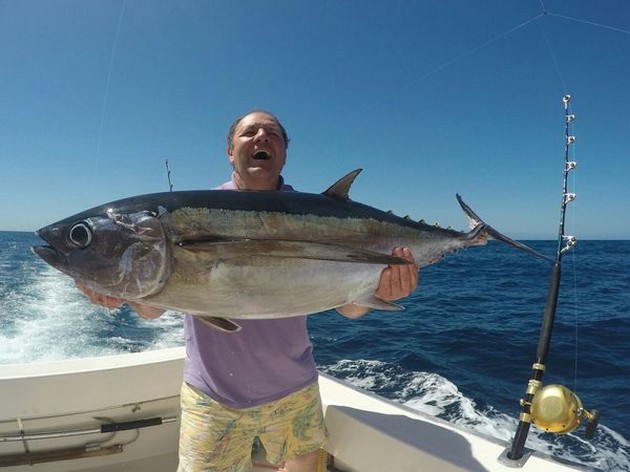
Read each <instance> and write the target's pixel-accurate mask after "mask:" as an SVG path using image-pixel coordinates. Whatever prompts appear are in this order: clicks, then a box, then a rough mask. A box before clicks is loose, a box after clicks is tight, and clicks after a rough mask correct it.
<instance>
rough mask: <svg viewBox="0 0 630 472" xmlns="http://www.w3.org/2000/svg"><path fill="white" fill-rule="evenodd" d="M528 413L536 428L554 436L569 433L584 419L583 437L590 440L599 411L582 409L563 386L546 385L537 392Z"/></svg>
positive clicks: (578, 402)
mask: <svg viewBox="0 0 630 472" xmlns="http://www.w3.org/2000/svg"><path fill="white" fill-rule="evenodd" d="M530 413H531V417H532V421H533V422H534V424H535V425H536V426H538V427H539V428H541V429H544V430H545V431H547V432H549V433H555V434H566V433H570V432H571V431H574V430H576V429H577V428H578V426H580V423H581V421H582V420H583V419H585V420H586V421H587V422H588V424H587V426H586V431H585V437H586V438H587V439H592V438H593V436H594V435H595V429H596V428H597V425H598V424H599V411H597V410H590V411H589V410H586V409H584V407H583V406H582V402H581V401H580V399H579V398H578V397H577V395H576V394H575V393H573V392H572V391H571V390H569V389H568V388H567V387H565V386H563V385H547V386H546V387H543V388H541V389H540V390H538V391H537V392H536V394H535V395H534V398H533V399H532V403H531V408H530Z"/></svg>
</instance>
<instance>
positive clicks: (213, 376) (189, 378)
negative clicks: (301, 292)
mask: <svg viewBox="0 0 630 472" xmlns="http://www.w3.org/2000/svg"><path fill="white" fill-rule="evenodd" d="M219 189H221V190H237V187H236V184H235V183H234V180H232V181H230V182H226V183H224V184H223V185H221V186H220V187H219ZM280 190H282V191H292V190H293V188H292V187H291V186H289V185H285V184H284V183H283V182H281V187H280ZM235 322H237V323H238V324H239V325H240V326H241V327H242V329H241V330H240V331H238V332H235V333H225V332H223V331H220V330H218V329H215V328H211V327H209V326H207V325H205V324H204V323H202V322H200V321H199V320H198V319H196V318H195V317H194V316H191V315H186V317H185V319H184V330H185V337H186V359H185V364H184V381H185V382H187V383H188V384H190V385H192V386H194V387H196V388H198V389H199V390H201V391H202V392H204V393H206V394H207V395H209V396H210V397H211V398H213V399H215V400H217V401H218V402H220V403H222V404H223V405H226V406H229V407H232V408H249V407H252V406H257V405H261V404H263V403H266V402H269V401H272V400H276V399H278V398H282V397H284V396H286V395H288V394H290V393H293V392H296V391H298V390H300V389H302V388H303V387H306V386H307V385H309V384H311V383H312V382H314V381H315V380H316V379H317V369H316V367H315V360H314V359H313V346H312V344H311V341H310V339H309V336H308V332H307V329H306V317H305V316H297V317H291V318H279V319H266V320H235Z"/></svg>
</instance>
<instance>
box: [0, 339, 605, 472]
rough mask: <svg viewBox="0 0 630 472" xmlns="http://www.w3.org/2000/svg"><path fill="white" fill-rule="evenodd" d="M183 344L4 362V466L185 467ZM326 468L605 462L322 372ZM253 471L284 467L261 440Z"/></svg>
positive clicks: (444, 471)
mask: <svg viewBox="0 0 630 472" xmlns="http://www.w3.org/2000/svg"><path fill="white" fill-rule="evenodd" d="M183 363H184V348H183V347H177V348H168V349H161V350H155V351H145V352H138V353H128V354H118V355H113V356H103V357H95V358H82V359H68V360H63V361H54V362H41V363H32V364H8V365H3V366H0V398H2V399H3V401H2V402H1V403H0V469H2V470H3V471H6V472H22V471H33V472H36V471H46V472H62V471H63V472H71V471H87V472H110V471H118V472H149V471H151V472H167V471H174V470H176V468H177V441H178V429H179V417H180V407H179V390H180V388H181V382H182V375H183ZM319 382H320V389H321V395H322V401H323V405H324V415H325V422H326V428H327V429H328V433H329V441H328V443H327V445H326V447H325V450H322V451H321V459H322V460H321V464H320V471H321V472H326V471H327V472H376V471H378V472H384V471H409V472H412V471H413V472H416V471H440V472H449V471H468V472H471V471H472V472H474V471H479V472H481V471H509V470H514V469H517V470H522V471H526V472H527V471H535V472H546V471H550V472H551V471H554V472H559V471H576V470H579V471H586V470H596V469H592V468H587V467H584V466H582V465H579V464H576V463H571V462H568V461H565V460H562V459H559V458H554V457H552V456H549V455H546V454H543V453H540V452H534V451H530V450H526V452H525V454H524V455H523V457H522V458H521V459H520V460H518V461H511V460H509V459H508V458H507V457H506V452H507V450H508V448H509V445H508V444H506V443H504V442H502V441H500V440H497V439H495V438H491V437H486V436H483V435H481V434H479V433H477V432H473V431H468V430H465V429H462V428H461V427H459V426H456V425H454V424H451V423H448V422H446V421H444V420H441V419H438V418H435V417H431V416H429V415H426V414H423V413H421V412H418V411H415V410H412V409H410V408H407V407H405V406H404V405H400V404H397V403H395V402H392V401H390V400H387V399H385V398H382V397H379V396H377V395H375V394H373V393H370V392H366V391H362V390H360V389H358V388H357V387H355V386H352V385H350V384H348V383H346V382H344V381H340V380H337V379H335V378H333V377H330V376H328V375H326V374H323V373H320V380H319ZM253 454H254V458H253V464H254V469H253V470H254V471H255V472H261V471H269V470H276V469H275V468H274V467H273V466H271V465H270V464H268V463H266V462H265V461H264V459H263V457H262V456H261V453H260V451H257V450H256V448H254V450H253Z"/></svg>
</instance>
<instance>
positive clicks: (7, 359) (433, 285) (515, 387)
mask: <svg viewBox="0 0 630 472" xmlns="http://www.w3.org/2000/svg"><path fill="white" fill-rule="evenodd" d="M35 244H38V239H37V237H36V236H35V235H32V234H30V233H16V232H0V364H9V363H27V362H36V361H41V360H57V359H66V358H73V357H86V356H100V355H110V354H116V353H120V352H130V351H131V352H135V351H141V350H147V349H160V348H164V347H173V346H179V345H181V344H182V342H183V328H182V323H181V317H180V315H178V314H176V313H167V314H166V315H164V316H163V317H161V318H160V319H158V320H155V321H145V320H142V319H140V318H139V317H138V316H136V315H135V314H134V313H133V312H131V311H129V310H128V309H126V308H123V309H120V310H106V309H103V308H99V307H96V306H93V305H91V304H90V303H88V302H87V301H86V300H85V299H84V298H83V297H82V296H81V294H80V293H79V292H78V290H77V289H76V288H75V287H74V284H73V282H72V281H71V280H70V279H69V278H67V277H66V276H64V275H62V274H61V273H59V272H57V271H56V270H55V269H53V268H52V267H50V266H48V265H46V264H45V263H43V262H42V261H41V260H39V259H38V258H37V257H36V256H34V255H33V254H32V253H31V252H30V250H29V248H30V246H32V245H35ZM528 244H529V245H530V246H532V247H534V248H535V249H537V250H539V251H540V252H542V253H544V254H547V255H549V256H553V254H554V252H555V249H556V243H555V242H553V241H530V242H528ZM628 254H630V241H580V242H579V243H578V245H577V246H576V247H575V248H574V249H573V250H572V251H570V252H568V253H566V255H565V256H564V259H563V279H562V285H561V292H560V293H561V296H560V300H559V303H558V310H557V314H556V323H555V326H554V331H553V337H552V343H551V350H550V354H549V358H548V362H547V373H546V374H545V377H544V379H543V380H544V383H545V384H553V383H561V384H564V385H566V386H568V387H569V388H571V389H572V390H574V391H575V392H576V393H577V395H578V396H579V397H580V399H581V400H582V402H583V403H584V406H585V407H586V408H587V409H592V408H594V409H598V410H599V411H600V412H601V423H600V427H599V428H598V430H597V432H596V435H595V438H594V439H593V440H590V441H587V440H585V439H584V430H583V428H580V429H578V430H577V431H575V432H574V433H571V434H568V435H563V436H554V435H551V434H548V433H543V432H541V431H540V430H538V428H536V427H535V426H532V428H531V430H530V434H529V436H528V441H527V447H529V448H534V449H538V450H541V451H545V452H549V453H552V454H554V455H557V456H561V457H565V458H568V459H571V460H577V461H579V462H582V463H584V464H588V465H591V466H595V467H598V468H601V469H603V470H610V471H623V470H626V471H630V444H629V442H628V438H630V422H629V421H628V411H629V410H630V260H629V257H628ZM549 272H550V267H549V264H547V263H544V262H541V261H540V260H537V259H534V258H532V257H530V256H528V255H525V254H523V253H521V252H519V251H515V250H513V249H511V248H508V247H506V246H504V245H502V244H500V243H496V242H491V243H489V245H488V246H486V247H484V248H473V249H469V250H467V251H463V252H460V253H457V254H453V255H450V256H448V257H446V258H445V259H444V260H443V261H441V262H440V263H438V264H435V265H433V266H430V267H427V268H424V269H423V270H421V272H420V287H419V288H418V290H417V291H416V292H415V293H414V294H413V295H412V296H411V297H409V298H408V299H406V300H404V301H403V302H402V304H403V305H404V306H405V307H406V310H405V311H404V312H397V313H378V312H375V313H370V314H368V315H367V316H365V317H364V318H362V319H361V320H358V321H350V320H347V319H345V318H343V317H341V316H339V315H337V314H336V313H333V312H330V313H323V314H318V315H313V316H311V317H309V329H310V332H311V335H312V339H313V344H314V346H315V357H316V360H317V363H318V365H319V368H320V370H322V371H324V372H328V373H330V374H332V375H334V376H336V377H338V378H342V379H346V380H348V381H350V382H352V383H353V384H355V385H357V386H359V387H362V388H365V389H367V390H371V391H373V392H375V393H377V394H379V395H382V396H385V397H387V398H390V399H393V400H395V401H397V402H400V403H403V404H405V405H407V406H409V407H411V408H415V409H417V410H420V411H423V412H426V413H429V414H432V415H435V416H439V417H441V418H444V419H446V420H448V421H451V422H453V423H456V424H459V425H461V426H463V427H466V428H470V429H472V430H475V431H479V432H482V433H484V434H488V435H491V436H494V437H497V438H500V439H504V440H510V439H511V438H512V436H513V435H514V431H515V429H516V424H517V418H518V414H519V412H520V410H519V405H518V401H519V399H520V398H521V397H522V396H523V395H524V392H525V388H526V385H527V381H528V379H529V376H530V373H531V364H532V363H533V362H534V361H535V354H536V346H537V343H538V336H539V331H540V325H541V321H542V313H543V310H544V305H545V297H546V294H547V288H548V284H549Z"/></svg>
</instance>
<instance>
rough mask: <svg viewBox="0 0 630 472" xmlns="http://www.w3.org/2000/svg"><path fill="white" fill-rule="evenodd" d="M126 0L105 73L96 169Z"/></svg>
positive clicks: (97, 140) (122, 4) (121, 9)
mask: <svg viewBox="0 0 630 472" xmlns="http://www.w3.org/2000/svg"><path fill="white" fill-rule="evenodd" d="M126 5H127V0H123V1H122V3H121V5H120V14H119V15H118V25H117V26H116V34H115V35H114V42H113V44H112V49H111V52H110V55H109V69H108V71H107V80H106V82H105V93H104V95H103V106H102V108H101V123H100V127H99V130H98V136H97V138H96V167H97V168H98V156H99V154H100V151H101V141H102V139H103V130H104V128H105V115H106V114H107V101H108V99H109V86H110V84H111V81H112V72H113V70H114V57H116V49H117V47H118V37H119V36H120V30H121V27H122V21H123V17H124V15H125V6H126Z"/></svg>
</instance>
